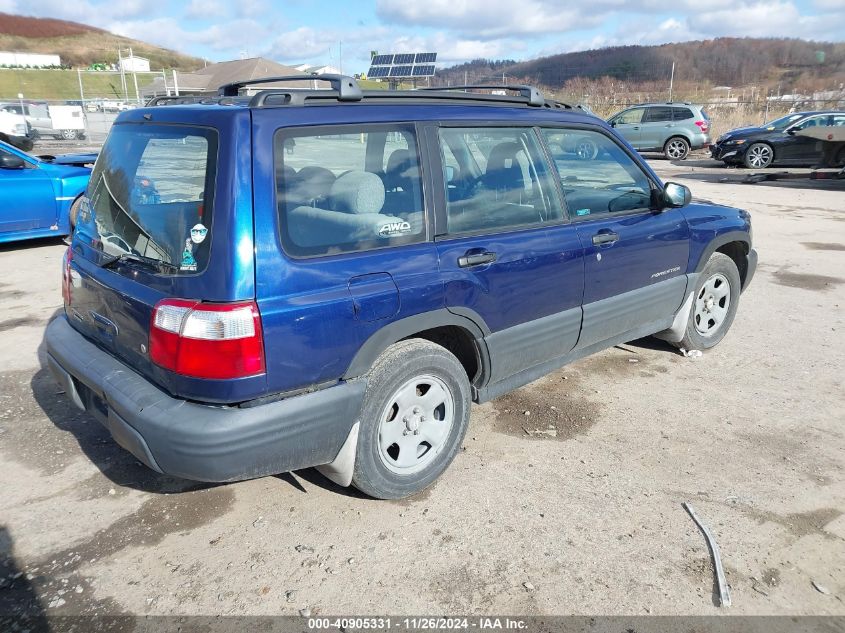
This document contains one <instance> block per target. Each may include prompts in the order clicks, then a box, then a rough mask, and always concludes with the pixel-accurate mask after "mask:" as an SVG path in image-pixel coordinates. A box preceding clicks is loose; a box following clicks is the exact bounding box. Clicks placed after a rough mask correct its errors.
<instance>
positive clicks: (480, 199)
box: [440, 128, 563, 234]
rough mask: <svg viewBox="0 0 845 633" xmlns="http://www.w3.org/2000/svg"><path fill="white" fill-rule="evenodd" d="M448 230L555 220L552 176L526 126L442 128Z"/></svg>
mask: <svg viewBox="0 0 845 633" xmlns="http://www.w3.org/2000/svg"><path fill="white" fill-rule="evenodd" d="M440 148H441V158H442V161H443V169H444V172H445V173H444V180H445V182H446V216H447V217H446V223H447V231H448V232H449V233H453V234H454V233H466V232H476V231H496V230H500V229H505V228H509V227H519V226H528V225H533V224H543V223H546V222H554V221H558V220H560V219H561V218H562V217H563V212H562V210H561V208H560V204H559V202H558V198H557V193H556V191H555V187H554V181H553V179H552V176H551V174H550V173H549V170H548V168H547V167H546V163H545V161H544V160H543V158H542V151H541V149H540V146H539V143H538V140H537V137H536V135H535V133H534V130H533V129H530V128H441V129H440Z"/></svg>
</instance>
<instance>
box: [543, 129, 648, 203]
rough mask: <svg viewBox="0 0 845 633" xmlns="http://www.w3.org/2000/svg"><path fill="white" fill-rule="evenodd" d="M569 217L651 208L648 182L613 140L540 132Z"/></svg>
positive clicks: (598, 135) (593, 135) (587, 134)
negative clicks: (554, 170) (560, 186)
mask: <svg viewBox="0 0 845 633" xmlns="http://www.w3.org/2000/svg"><path fill="white" fill-rule="evenodd" d="M543 135H544V137H545V139H546V143H547V145H548V147H549V152H550V153H551V155H552V158H553V159H554V163H555V167H556V169H557V172H558V176H559V177H560V181H561V185H562V187H563V194H564V197H565V199H566V205H567V207H568V208H569V213H570V215H572V216H574V217H575V218H576V219H577V218H585V217H589V216H594V215H596V214H602V213H620V212H627V211H634V210H639V209H648V208H650V207H651V196H652V194H651V181H650V180H649V179H648V177H647V176H646V175H645V173H644V172H643V170H642V169H640V168H639V166H638V165H637V164H636V163H635V162H634V161H633V159H632V158H631V157H630V156H629V155H628V154H627V153H626V152H625V151H624V150H623V149H622V148H621V147H620V146H619V145H617V144H616V143H615V142H614V141H613V140H611V139H610V138H609V137H607V136H605V135H604V134H601V133H600V132H594V131H592V130H579V129H569V130H563V129H549V128H547V129H544V130H543Z"/></svg>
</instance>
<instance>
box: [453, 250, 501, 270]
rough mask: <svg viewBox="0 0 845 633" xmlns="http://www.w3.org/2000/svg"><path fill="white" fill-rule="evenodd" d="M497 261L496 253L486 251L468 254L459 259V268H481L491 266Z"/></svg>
mask: <svg viewBox="0 0 845 633" xmlns="http://www.w3.org/2000/svg"><path fill="white" fill-rule="evenodd" d="M495 261H496V253H490V252H489V251H484V252H482V253H472V252H468V253H466V254H465V255H463V256H462V257H458V266H460V267H461V268H468V267H470V266H481V265H482V264H490V263H492V262H495Z"/></svg>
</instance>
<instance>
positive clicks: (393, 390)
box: [352, 339, 472, 499]
mask: <svg viewBox="0 0 845 633" xmlns="http://www.w3.org/2000/svg"><path fill="white" fill-rule="evenodd" d="M471 403H472V400H471V393H470V385H469V379H468V378H467V375H466V371H464V368H463V366H462V365H461V364H460V362H459V361H458V359H457V358H455V356H454V355H453V354H452V353H451V352H449V351H448V350H447V349H445V348H443V347H441V346H440V345H436V344H434V343H432V342H430V341H426V340H423V339H408V340H405V341H400V342H399V343H396V344H394V345H392V346H391V347H389V348H388V349H387V350H385V352H384V353H383V354H382V355H381V356H380V357H379V358H378V360H377V361H376V362H375V364H374V365H373V368H372V369H371V370H370V371H369V373H368V375H367V391H366V393H365V396H364V405H363V407H362V411H361V427H360V432H359V435H358V450H357V453H356V456H355V470H354V473H353V476H352V483H353V485H354V486H355V487H356V488H358V489H359V490H360V491H362V492H364V493H366V494H368V495H370V496H371V497H375V498H377V499H401V498H402V497H407V496H410V495H413V494H416V493H418V492H419V491H421V490H423V489H424V488H426V487H427V486H429V485H431V483H433V482H434V480H435V479H437V477H439V476H440V474H441V473H443V471H444V470H446V468H447V467H448V466H449V464H450V463H451V462H452V460H453V459H454V457H455V455H456V454H457V452H458V450H459V449H460V446H461V443H462V442H463V439H464V435H465V434H466V430H467V426H468V425H469V414H470V406H471Z"/></svg>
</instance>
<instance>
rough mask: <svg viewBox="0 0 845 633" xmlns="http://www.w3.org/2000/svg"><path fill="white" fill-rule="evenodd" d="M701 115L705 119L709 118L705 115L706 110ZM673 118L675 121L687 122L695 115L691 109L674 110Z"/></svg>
mask: <svg viewBox="0 0 845 633" xmlns="http://www.w3.org/2000/svg"><path fill="white" fill-rule="evenodd" d="M701 114H702V116H704V118H705V119H706V118H707V116H706V115H704V110H702V111H701ZM672 118H673V119H674V120H675V121H686V120H687V119H692V118H693V113H692V110H690V109H689V108H672Z"/></svg>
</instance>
